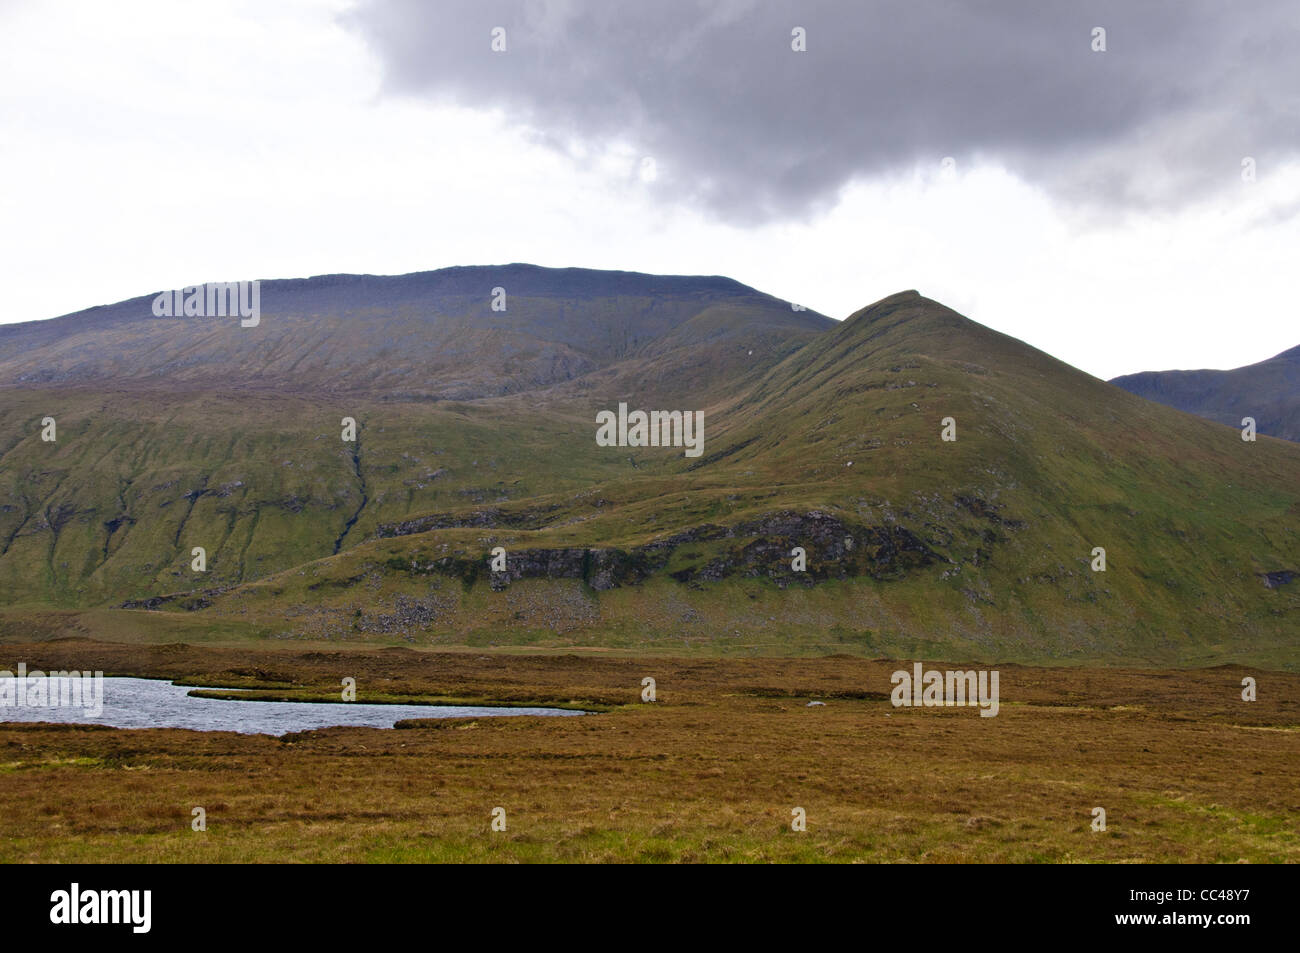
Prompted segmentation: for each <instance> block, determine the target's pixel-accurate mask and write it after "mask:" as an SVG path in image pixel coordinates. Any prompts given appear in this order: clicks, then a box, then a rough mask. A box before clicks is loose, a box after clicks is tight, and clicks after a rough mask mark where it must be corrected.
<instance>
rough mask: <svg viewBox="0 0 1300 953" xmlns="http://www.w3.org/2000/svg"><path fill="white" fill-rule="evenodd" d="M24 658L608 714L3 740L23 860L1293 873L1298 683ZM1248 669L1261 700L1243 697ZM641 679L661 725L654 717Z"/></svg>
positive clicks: (574, 661) (829, 663) (620, 665)
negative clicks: (909, 692)
mask: <svg viewBox="0 0 1300 953" xmlns="http://www.w3.org/2000/svg"><path fill="white" fill-rule="evenodd" d="M19 660H22V661H25V662H27V663H28V665H29V666H31V667H45V668H71V667H77V668H82V669H92V670H93V669H102V670H104V671H105V672H107V673H110V674H112V673H116V674H149V675H165V676H168V677H177V678H186V679H187V680H192V681H194V682H195V683H201V684H209V685H248V684H257V685H262V686H265V687H268V688H276V689H280V690H282V691H283V692H287V693H293V692H302V693H305V694H315V695H319V694H320V693H322V692H323V691H326V690H329V691H336V690H337V689H336V688H335V686H337V685H338V682H339V680H340V679H341V678H342V677H344V676H353V677H355V678H357V680H358V686H359V689H360V700H362V701H364V700H366V698H367V697H372V698H373V697H385V696H390V695H400V696H409V695H418V696H422V697H432V696H437V697H442V698H474V699H484V700H492V699H495V700H503V701H530V702H534V703H545V702H548V701H550V702H566V701H574V700H578V701H581V700H591V701H597V702H602V703H605V704H608V705H612V706H617V707H613V708H612V710H610V711H607V712H604V713H602V714H598V715H592V716H588V717H582V718H554V719H548V718H531V717H529V718H509V719H483V720H478V721H465V720H454V721H453V720H437V721H429V722H422V723H418V724H416V725H415V726H413V727H410V728H408V729H403V730H376V729H353V728H335V729H327V730H324V731H317V732H309V733H304V734H300V735H291V736H286V737H284V738H271V737H266V736H247V735H234V734H222V733H204V732H186V731H176V730H163V729H159V730H147V731H118V730H113V729H102V728H85V727H68V726H18V725H0V844H2V845H3V846H0V859H3V860H6V861H19V862H21V861H114V862H120V861H201V862H202V861H282V860H301V861H343V862H347V861H424V860H433V861H440V860H445V861H533V860H546V861H636V860H649V861H679V860H682V861H706V860H707V861H813V862H816V861H941V862H942V861H949V862H983V861H1012V862H1021V861H1051V862H1072V861H1199V862H1216V861H1223V862H1236V861H1251V862H1261V861H1262V862H1267V861H1284V862H1295V861H1297V860H1300V835H1297V832H1296V827H1295V823H1294V819H1295V817H1296V815H1297V812H1300V676H1297V675H1289V674H1278V673H1270V672H1257V671H1248V670H1246V669H1239V668H1228V667H1223V668H1216V669H1207V670H1200V671H1188V672H1182V671H1180V672H1172V671H1131V670H1100V669H1087V670H1079V669H1070V670H1064V669H1059V670H1057V669H1042V668H1028V667H1020V666H1002V667H1000V669H999V670H1000V672H1001V694H1002V707H1001V712H1000V714H999V715H998V716H997V717H996V718H980V717H978V714H977V712H976V711H975V710H973V709H946V710H945V709H920V710H909V709H895V708H893V707H892V706H891V705H890V704H889V702H888V700H887V697H885V696H887V693H888V691H889V689H890V683H889V676H890V673H891V672H893V671H894V670H895V669H897V668H904V667H909V666H908V663H898V662H891V661H883V660H878V661H864V660H860V659H850V658H843V657H830V658H823V659H798V660H780V659H752V660H715V659H709V660H691V659H661V658H655V659H645V660H641V659H627V658H602V657H590V656H584V657H577V656H521V655H495V654H480V653H463V652H462V653H434V652H416V651H411V650H401V649H388V650H380V651H347V650H343V651H339V650H335V649H333V648H330V649H327V650H313V649H303V648H301V647H295V648H292V649H289V648H285V649H265V650H250V649H247V648H238V649H220V648H197V647H192V646H158V647H153V648H142V647H140V646H121V645H112V644H106V643H96V642H89V641H71V640H70V641H63V642H55V643H43V644H34V645H9V646H4V647H3V658H0V668H3V667H11V668H12V666H13V665H15V664H16V663H17V662H18V661H19ZM937 667H956V666H951V665H948V666H937ZM1246 674H1252V675H1254V676H1255V677H1256V678H1257V679H1258V680H1259V701H1258V702H1255V703H1246V702H1243V701H1241V699H1240V691H1241V688H1240V683H1241V679H1242V677H1243V676H1244V675H1246ZM644 676H652V677H654V678H655V679H656V681H657V683H658V690H659V701H658V702H657V703H656V704H653V705H646V704H641V703H640V702H639V693H640V685H641V679H642V678H643V677H644ZM813 698H817V699H821V700H824V701H826V702H827V704H826V706H825V707H815V708H808V707H806V703H807V701H808V700H810V699H813ZM195 806H202V807H204V808H205V809H206V811H207V817H208V830H207V831H206V832H205V833H197V832H193V831H191V829H190V819H191V809H192V808H193V807H195ZM497 806H501V807H504V808H505V809H506V812H507V819H508V829H507V830H506V831H505V832H503V833H502V832H492V831H491V830H490V827H489V824H490V813H491V811H492V809H493V808H494V807H497ZM796 806H800V807H803V808H805V810H806V811H807V816H808V830H807V832H806V833H796V832H794V831H792V830H791V829H790V819H791V809H792V808H794V807H796ZM1095 806H1101V807H1104V808H1105V809H1106V811H1107V821H1108V830H1107V831H1106V832H1105V833H1094V832H1092V831H1091V830H1090V822H1091V820H1092V816H1091V811H1092V809H1093V807H1095Z"/></svg>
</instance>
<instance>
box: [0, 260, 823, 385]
mask: <svg viewBox="0 0 1300 953" xmlns="http://www.w3.org/2000/svg"><path fill="white" fill-rule="evenodd" d="M497 288H500V289H502V290H503V291H504V295H503V296H502V297H501V298H500V299H499V300H500V305H498V307H501V306H504V310H494V309H493V303H494V299H495V296H494V289H497ZM168 290H172V289H168ZM260 290H261V322H260V324H259V325H258V326H257V327H256V328H245V327H241V325H240V322H239V320H238V319H232V318H223V317H155V316H154V314H153V311H152V303H153V300H154V297H155V295H145V296H142V297H139V298H133V299H131V300H129V301H123V302H120V303H118V304H114V305H106V306H101V307H97V308H90V309H87V310H85V311H80V312H77V313H75V314H69V315H65V316H63V317H61V318H55V319H53V320H49V321H30V322H26V323H23V324H10V325H2V326H0V385H3V384H48V385H59V386H64V385H87V384H111V385H113V386H114V387H138V386H141V385H144V386H157V385H160V384H161V385H164V386H166V387H168V388H174V389H185V390H193V389H195V388H214V387H215V388H224V389H234V388H249V387H252V388H256V389H266V388H272V389H275V390H281V391H289V392H293V393H304V392H308V391H316V392H320V391H328V392H351V393H357V392H365V393H371V394H383V395H384V396H385V397H388V398H397V397H411V398H443V399H456V400H466V399H474V398H479V397H489V396H495V395H500V394H508V393H515V392H519V391H523V390H529V389H533V388H536V387H541V386H546V385H550V384H555V383H559V382H563V381H569V380H573V379H574V378H576V377H580V376H582V375H584V374H589V373H591V372H593V371H598V370H600V369H602V368H606V367H609V366H610V365H611V364H613V363H615V362H618V361H625V360H629V359H634V358H636V357H637V356H638V355H639V354H642V353H644V352H645V350H646V348H647V347H649V346H651V345H654V346H655V347H656V348H658V350H659V351H660V352H662V351H663V350H664V349H665V348H666V347H671V346H672V345H673V344H674V343H677V344H679V345H689V346H692V347H696V346H698V345H699V344H701V343H702V342H707V343H708V345H709V348H710V350H711V351H714V352H715V356H718V357H721V356H722V355H721V354H718V353H716V352H718V351H719V348H721V347H723V345H724V344H725V345H726V346H727V353H726V355H725V356H726V358H727V359H728V361H727V363H731V364H737V365H738V364H739V363H740V361H739V351H740V348H741V346H742V345H744V347H745V350H746V351H750V350H754V349H758V350H759V351H760V353H766V352H767V351H769V350H770V349H771V348H773V347H778V348H779V347H782V346H784V345H785V344H787V343H789V342H791V341H798V340H801V339H802V338H804V337H806V336H807V335H810V334H814V333H816V332H819V331H823V330H825V329H826V328H828V327H830V326H831V325H833V324H834V322H833V321H831V320H830V319H829V318H826V317H824V316H822V315H819V314H817V313H816V312H813V311H806V310H800V311H795V310H793V309H792V307H791V305H790V303H789V302H785V301H780V300H778V299H776V298H773V297H771V296H770V295H765V294H762V293H761V292H758V291H755V290H754V289H753V288H749V287H747V286H745V285H742V284H740V283H739V282H737V281H733V280H731V279H730V278H719V277H711V278H710V277H675V276H659V275H642V274H636V273H632V272H617V271H592V270H589V269H583V268H539V267H537V266H535V265H521V264H514V265H501V266H483V267H466V268H445V269H442V270H441V271H429V272H420V273H417V274H410V275H400V276H391V277H389V276H375V275H325V276H321V277H316V278H305V279H295V280H273V281H263V282H261V289H260ZM733 352H735V353H733Z"/></svg>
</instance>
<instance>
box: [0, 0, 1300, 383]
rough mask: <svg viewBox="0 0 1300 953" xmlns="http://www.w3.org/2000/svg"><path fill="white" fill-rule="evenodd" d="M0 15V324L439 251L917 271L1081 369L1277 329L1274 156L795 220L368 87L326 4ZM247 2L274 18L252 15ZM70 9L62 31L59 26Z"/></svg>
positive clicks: (406, 267) (826, 292)
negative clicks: (701, 201)
mask: <svg viewBox="0 0 1300 953" xmlns="http://www.w3.org/2000/svg"><path fill="white" fill-rule="evenodd" d="M125 6H126V8H129V9H130V10H132V11H134V12H135V14H136V15H135V16H130V17H128V16H124V15H123V9H124V8H123V6H120V5H106V4H100V3H96V2H85V3H70V2H69V3H60V4H52V5H45V6H41V7H37V6H35V5H31V6H27V5H19V6H16V7H14V6H11V7H5V8H3V9H2V10H0V177H2V178H0V181H4V182H5V183H6V188H5V190H4V191H3V193H0V217H2V219H3V221H4V222H5V224H6V226H7V227H6V228H5V229H4V230H3V231H2V232H0V260H3V261H4V262H5V264H6V266H7V267H6V269H5V277H6V281H5V287H6V292H7V293H6V295H5V298H4V307H3V308H0V321H20V320H32V319H38V318H46V317H52V316H54V315H57V314H62V313H66V312H69V311H74V310H78V309H80V308H83V307H88V306H91V305H94V304H103V303H109V302H112V301H117V300H121V299H123V298H127V297H132V296H134V295H139V294H145V293H149V292H153V291H157V290H161V289H163V288H172V287H179V286H181V285H184V284H187V283H192V282H195V281H204V280H236V279H244V278H253V277H259V278H288V277H301V276H306V275H312V274H324V273H331V272H372V273H387V274H394V273H402V272H407V271H419V270H426V269H433V268H439V267H444V266H448V265H459V264H491V263H503V262H510V261H527V262H532V263H536V264H541V265H552V266H585V267H594V268H621V269H627V270H636V271H649V272H658V273H684V274H724V275H728V276H730V277H733V278H736V279H738V280H740V281H743V282H745V283H747V284H752V285H754V286H755V287H757V288H759V289H761V290H763V291H767V292H770V293H772V294H776V295H779V296H782V297H785V298H788V299H790V300H793V301H796V302H799V303H801V304H804V305H806V306H808V307H811V308H814V309H817V310H819V311H822V312H823V313H826V314H829V315H831V316H833V317H845V316H846V315H847V314H849V313H851V312H852V311H854V310H856V309H857V308H859V307H861V306H863V305H865V304H868V303H870V302H871V301H873V300H875V299H877V298H880V297H883V296H884V295H887V294H890V293H892V292H894V291H897V290H900V289H902V288H908V287H915V288H917V289H918V290H920V291H921V292H922V293H923V294H927V295H929V296H930V297H933V298H936V299H938V300H940V301H943V302H945V303H947V304H949V305H951V306H953V307H955V308H957V309H958V310H960V311H963V312H964V313H966V314H967V315H968V316H970V317H972V318H974V319H975V320H978V321H981V322H983V323H985V324H988V325H990V326H992V327H996V328H998V329H999V330H1002V331H1005V332H1007V333H1009V334H1013V335H1015V336H1016V337H1020V338H1023V339H1024V340H1026V341H1028V342H1029V343H1031V344H1033V345H1035V346H1037V347H1041V348H1043V349H1044V350H1047V351H1049V352H1051V353H1053V354H1055V355H1056V356H1057V357H1060V358H1062V359H1063V360H1066V361H1068V362H1070V363H1072V364H1075V365H1076V366H1079V367H1082V368H1083V369H1085V370H1088V371H1090V372H1092V373H1094V374H1098V375H1099V376H1104V377H1109V376H1113V375H1115V374H1119V373H1126V372H1130V371H1136V370H1142V369H1162V368H1165V367H1170V366H1218V367H1226V366H1235V365H1239V364H1243V363H1249V362H1252V361H1256V360H1260V359H1262V358H1265V357H1268V356H1270V355H1272V354H1273V353H1276V352H1278V351H1281V350H1284V349H1286V348H1288V347H1293V346H1295V345H1296V344H1297V343H1300V333H1297V329H1298V328H1300V322H1297V321H1296V319H1295V316H1294V314H1292V313H1291V312H1290V311H1289V309H1290V308H1291V307H1292V302H1294V301H1296V300H1300V278H1297V277H1295V273H1296V269H1294V267H1293V258H1294V250H1295V234H1296V219H1295V218H1291V219H1289V220H1287V219H1281V220H1275V221H1270V215H1273V214H1274V213H1273V211H1272V210H1275V209H1277V208H1279V207H1284V206H1286V205H1287V204H1288V203H1290V206H1291V207H1292V208H1295V207H1298V206H1297V202H1300V167H1296V166H1292V167H1289V168H1274V167H1270V166H1269V165H1268V163H1267V161H1266V159H1264V158H1261V165H1260V171H1259V180H1258V181H1257V182H1255V183H1254V184H1253V185H1249V186H1248V185H1245V184H1242V187H1241V188H1240V189H1237V190H1234V191H1232V192H1231V193H1229V194H1227V196H1226V197H1223V196H1221V197H1219V198H1216V199H1214V200H1212V202H1213V204H1201V205H1192V206H1188V207H1186V208H1183V209H1181V210H1179V211H1177V212H1171V211H1165V212H1158V211H1143V212H1133V213H1131V214H1129V215H1126V216H1122V217H1120V218H1117V219H1116V220H1115V221H1108V220H1104V219H1102V220H1099V219H1097V218H1096V217H1095V214H1094V217H1092V218H1089V219H1084V218H1082V217H1081V216H1080V214H1079V213H1076V212H1075V211H1074V210H1072V209H1071V208H1068V207H1065V206H1062V205H1060V204H1059V202H1058V201H1057V200H1054V199H1052V198H1049V197H1048V196H1047V195H1046V194H1045V193H1043V192H1042V191H1041V190H1039V189H1038V188H1036V187H1033V186H1030V185H1027V184H1025V183H1024V182H1023V181H1021V180H1019V179H1017V178H1016V177H1015V176H1013V175H1012V174H1010V173H1008V172H1007V171H1005V170H1004V169H1002V168H1000V167H998V166H996V165H994V164H991V163H969V162H967V161H966V160H961V161H960V163H959V165H958V168H957V175H956V176H955V177H953V178H952V180H951V181H945V180H944V178H943V177H942V176H940V175H939V174H938V172H939V165H938V164H939V162H940V160H941V158H942V157H941V156H935V157H934V166H933V167H927V168H926V169H925V170H918V171H917V172H916V173H915V174H914V175H911V176H895V177H892V178H884V179H879V180H873V181H869V182H859V183H856V184H854V185H851V186H849V187H847V188H845V189H844V190H843V191H842V193H841V195H840V200H839V202H838V204H837V205H836V206H835V207H834V208H833V209H832V210H831V211H829V212H826V213H824V214H821V215H819V216H817V217H815V218H814V219H812V220H811V221H808V222H806V223H774V224H768V225H764V226H761V227H754V228H739V227H734V226H730V225H726V224H722V223H720V222H718V221H717V220H716V218H715V217H714V216H713V215H712V213H710V212H708V211H706V210H702V209H697V208H683V207H680V206H679V205H677V204H674V203H671V202H665V201H663V197H664V195H665V191H664V190H665V188H667V185H666V183H668V182H670V181H671V180H672V179H673V177H674V176H676V175H680V174H685V173H683V172H682V170H679V169H674V168H672V167H671V164H669V163H667V162H664V161H662V160H661V159H660V157H654V156H652V157H650V158H651V159H653V160H654V162H655V165H654V174H653V175H652V174H648V173H647V171H646V170H647V168H648V167H646V166H645V165H644V164H643V159H644V158H646V157H645V156H644V154H643V153H642V152H641V151H639V150H638V149H637V148H636V146H635V144H633V143H616V144H611V145H609V146H608V147H606V148H605V149H604V150H603V151H592V147H591V145H590V144H589V143H588V144H578V143H575V146H574V149H573V150H572V151H570V152H568V153H566V152H564V151H562V150H557V149H553V148H550V147H548V146H547V145H545V144H544V143H541V142H539V141H538V140H537V137H536V130H530V129H526V128H523V127H522V126H520V125H518V124H517V123H515V122H513V121H512V120H511V119H510V117H508V116H506V115H504V114H502V113H499V112H471V111H469V110H465V109H460V108H455V107H452V106H450V105H446V104H425V103H421V102H419V101H416V100H413V99H412V100H405V99H390V98H384V99H381V98H379V97H378V96H377V91H378V87H379V82H380V74H379V69H378V66H377V64H376V63H375V61H374V60H373V59H372V56H371V54H370V52H369V51H368V50H367V49H366V48H365V47H364V46H363V45H362V44H361V43H360V42H359V41H358V40H357V39H356V38H355V37H354V36H353V35H351V34H349V33H348V32H346V31H345V30H343V29H342V28H341V27H340V26H339V25H338V24H337V20H336V15H337V12H338V11H339V10H340V9H342V8H343V7H342V5H340V4H337V3H333V4H332V3H307V2H301V3H291V4H287V5H278V6H275V7H274V8H271V7H270V6H269V5H265V4H257V3H238V2H226V3H213V4H205V5H204V6H203V7H202V8H199V7H191V6H189V5H184V6H182V5H176V4H171V3H155V4H147V3H132V4H127V5H125ZM268 18H273V19H268ZM72 24H75V28H73V27H71V26H70V25H72Z"/></svg>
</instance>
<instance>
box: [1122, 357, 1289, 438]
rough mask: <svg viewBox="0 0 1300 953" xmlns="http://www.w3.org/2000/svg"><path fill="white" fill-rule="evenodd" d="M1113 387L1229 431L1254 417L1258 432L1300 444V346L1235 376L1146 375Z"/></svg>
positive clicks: (1126, 378)
mask: <svg viewBox="0 0 1300 953" xmlns="http://www.w3.org/2000/svg"><path fill="white" fill-rule="evenodd" d="M1111 383H1112V384H1114V385H1116V386H1117V387H1122V388H1124V389H1125V390H1126V391H1128V392H1129V393H1130V394H1137V395H1138V396H1139V397H1145V398H1147V400H1154V401H1159V402H1160V403H1162V404H1167V405H1169V406H1170V407H1177V408H1178V409H1179V410H1183V411H1186V412H1187V413H1189V414H1196V415H1197V416H1198V417H1204V418H1206V419H1207V420H1216V421H1218V422H1219V423H1221V424H1227V425H1228V426H1229V427H1240V426H1241V420H1242V418H1243V417H1254V418H1255V426H1256V429H1257V431H1258V432H1259V433H1265V434H1269V435H1271V436H1274V437H1281V438H1282V439H1284V440H1294V441H1300V347H1293V348H1291V350H1289V351H1283V352H1282V353H1281V354H1279V355H1277V357H1272V358H1269V359H1268V360H1267V361H1260V362H1259V363H1258V364H1251V365H1249V366H1248V367H1238V368H1236V369H1235V370H1231V371H1213V370H1202V371H1143V372H1141V373H1139V374H1126V375H1125V376H1123V377H1116V378H1115V379H1114V380H1112V381H1111Z"/></svg>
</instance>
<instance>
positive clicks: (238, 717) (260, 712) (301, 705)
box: [0, 677, 584, 735]
mask: <svg viewBox="0 0 1300 953" xmlns="http://www.w3.org/2000/svg"><path fill="white" fill-rule="evenodd" d="M48 681H49V683H50V684H49V685H48V688H49V689H50V694H51V696H52V695H53V694H54V690H55V689H56V688H60V685H59V684H58V683H61V682H62V681H63V679H62V678H61V677H52V678H49V679H48ZM87 687H88V686H87ZM193 688H194V686H189V685H185V686H182V685H173V684H172V683H171V682H167V681H161V680H158V679H152V678H105V679H104V707H103V711H101V712H99V713H98V714H94V713H93V712H88V711H87V710H86V709H85V708H82V707H58V708H29V707H17V706H4V705H0V722H4V721H25V722H36V721H47V722H59V723H66V724H87V725H111V726H112V727H114V728H190V729H193V730H195V731H238V732H242V733H244V734H267V735H283V734H287V733H288V732H291V731H310V730H311V729H313V728H328V727H332V726H335V725H349V726H360V727H368V728H391V727H393V725H394V724H395V723H396V722H398V721H401V720H403V719H406V718H501V717H509V716H512V715H557V716H559V715H581V714H584V712H581V711H568V710H565V709H562V708H480V707H461V706H454V705H366V704H362V703H360V702H343V701H339V702H261V701H226V700H224V699H217V698H191V697H190V695H189V694H188V693H189V692H190V691H192V690H193ZM8 694H9V696H10V697H13V696H14V694H15V693H14V692H13V691H12V690H11V691H10V692H9V693H8Z"/></svg>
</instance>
